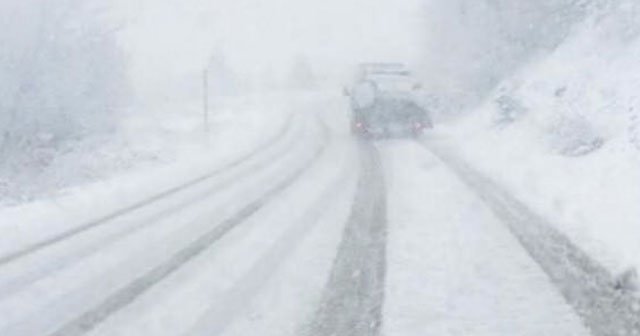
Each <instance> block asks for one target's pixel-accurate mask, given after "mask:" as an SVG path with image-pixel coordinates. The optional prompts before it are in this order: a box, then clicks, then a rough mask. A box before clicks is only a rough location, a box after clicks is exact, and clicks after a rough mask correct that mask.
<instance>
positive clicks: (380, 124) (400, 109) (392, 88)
mask: <svg viewBox="0 0 640 336" xmlns="http://www.w3.org/2000/svg"><path fill="white" fill-rule="evenodd" d="M420 89H421V86H420V84H419V83H418V82H417V81H416V80H415V79H414V78H413V76H412V75H411V72H410V71H409V70H408V69H407V67H406V66H404V65H403V64H398V63H368V64H362V65H360V67H359V69H358V74H357V76H356V80H355V84H353V86H352V88H351V89H349V90H345V91H346V93H347V95H348V96H349V97H350V98H351V111H352V115H351V131H352V133H353V134H355V135H357V136H360V137H366V138H406V137H417V136H420V135H421V134H423V133H424V131H425V130H426V129H429V128H431V127H432V122H431V119H430V118H429V114H428V111H427V110H426V109H425V108H424V107H422V106H420V104H419V103H418V99H417V95H418V93H419V90H420Z"/></svg>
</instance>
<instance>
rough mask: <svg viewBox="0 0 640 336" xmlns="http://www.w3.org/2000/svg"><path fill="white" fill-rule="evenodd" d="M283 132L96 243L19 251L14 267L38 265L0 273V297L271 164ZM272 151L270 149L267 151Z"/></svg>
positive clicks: (281, 150)
mask: <svg viewBox="0 0 640 336" xmlns="http://www.w3.org/2000/svg"><path fill="white" fill-rule="evenodd" d="M287 133H288V132H287V129H283V130H281V132H280V133H278V134H280V136H279V137H277V138H274V139H272V141H269V143H270V146H269V148H263V152H260V153H257V152H255V153H253V154H252V155H250V156H247V157H245V158H244V159H243V160H241V161H234V163H232V164H230V165H227V166H224V167H222V168H220V169H218V170H217V171H216V172H215V173H213V174H211V175H208V178H207V179H204V180H202V179H198V181H199V183H204V182H205V180H210V179H214V178H217V177H220V178H222V180H221V181H219V182H217V181H214V182H216V183H215V184H213V185H211V186H209V187H207V188H206V189H205V190H203V191H201V192H198V193H196V194H194V195H189V197H186V198H185V199H184V200H181V201H179V202H177V203H175V204H171V205H169V206H167V207H163V208H162V209H161V210H160V211H157V212H154V213H152V214H151V215H149V216H145V217H144V219H143V220H142V221H140V224H137V223H138V221H135V222H133V224H135V225H134V226H133V227H131V228H129V229H128V230H127V228H126V227H125V228H122V230H121V231H119V232H116V233H112V234H107V235H104V236H103V237H101V240H100V241H97V242H96V243H93V244H91V245H89V246H87V247H86V248H84V249H80V250H77V251H73V252H74V254H73V255H63V256H57V257H55V259H53V260H50V259H51V258H50V257H49V258H48V259H47V258H45V257H47V256H44V255H43V254H42V253H40V254H38V253H37V252H39V251H40V250H33V251H31V252H29V253H27V254H23V255H22V256H21V257H20V258H19V260H12V261H15V263H13V262H10V263H9V265H11V267H15V266H16V264H20V265H21V264H23V263H24V261H25V259H30V258H31V257H34V256H35V255H37V258H40V259H39V266H38V268H37V270H36V271H29V272H25V273H21V274H20V275H18V276H13V277H6V278H2V277H0V299H2V298H4V297H7V296H9V295H11V294H13V293H16V292H17V291H19V290H21V289H22V288H25V287H27V286H29V285H31V284H32V283H34V282H35V281H37V280H39V279H41V278H43V277H44V276H47V275H49V274H50V272H53V271H60V270H63V269H66V268H68V267H70V266H71V265H73V264H74V263H75V262H77V261H79V260H80V259H82V258H86V257H88V256H91V255H93V254H94V253H96V252H98V251H100V249H101V248H104V247H106V246H109V245H110V244H111V243H114V242H116V241H118V239H121V238H123V237H125V236H129V235H132V234H135V233H136V232H139V231H141V230H143V229H145V228H146V227H148V226H151V225H153V224H156V223H157V222H158V221H159V220H161V219H162V218H165V217H167V216H168V215H170V214H172V213H176V212H178V211H180V210H181V209H184V208H186V207H188V206H189V205H192V204H194V203H195V202H198V201H199V200H203V199H206V198H207V197H209V196H211V195H213V194H214V193H219V192H221V191H223V190H224V189H226V188H229V187H230V186H232V185H233V184H234V183H235V181H236V180H237V179H242V178H244V177H246V176H249V175H251V174H253V173H254V172H255V171H256V170H257V169H262V168H264V167H267V166H269V165H270V164H273V163H274V162H276V159H277V158H281V157H282V156H284V155H285V154H287V152H288V151H290V147H291V146H289V144H288V143H287V144H284V145H283V146H282V148H275V151H273V149H274V148H273V147H276V146H278V145H279V141H280V140H283V141H284V140H285V139H286V138H288V136H285V134H287ZM287 141H288V140H287ZM278 147H279V146H278ZM272 151H273V153H271V152H272ZM264 153H266V154H267V156H264V155H263V154H264ZM259 156H260V157H259ZM254 159H255V160H254ZM225 174H232V175H229V176H225ZM190 187H195V185H193V184H190V185H188V186H183V188H182V189H181V190H175V191H174V192H173V193H171V195H169V194H167V195H165V196H164V197H163V200H164V199H169V198H170V197H172V196H174V195H177V194H178V193H180V192H182V191H185V190H186V189H189V188H190ZM158 202H162V200H160V199H157V200H155V201H154V202H152V203H154V205H155V203H158ZM146 205H149V204H146ZM139 209H140V207H138V208H136V209H132V210H131V211H128V212H126V213H119V214H118V215H117V216H109V217H108V218H106V219H105V222H101V223H99V225H98V226H100V224H106V222H107V221H108V222H109V223H110V224H112V223H113V224H119V223H117V222H116V221H117V220H118V219H119V218H118V217H124V216H126V215H128V214H130V213H132V212H135V211H136V210H139ZM94 228H97V226H95V225H94V226H93V227H91V228H88V229H94ZM84 232H87V231H86V230H85V231H84ZM67 238H69V239H72V238H73V236H68V237H67ZM67 241H68V239H66V240H64V242H67ZM57 243H62V241H56V242H53V243H52V244H48V245H49V246H51V245H55V244H57ZM47 251H49V250H47ZM43 258H44V259H43ZM30 262H32V261H30ZM9 265H6V266H9ZM0 266H2V264H1V263H0ZM0 275H1V274H0Z"/></svg>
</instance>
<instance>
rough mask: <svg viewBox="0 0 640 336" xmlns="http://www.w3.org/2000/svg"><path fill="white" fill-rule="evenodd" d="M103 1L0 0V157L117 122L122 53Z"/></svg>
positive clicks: (123, 88) (123, 81)
mask: <svg viewBox="0 0 640 336" xmlns="http://www.w3.org/2000/svg"><path fill="white" fill-rule="evenodd" d="M107 13H108V12H107V8H105V7H104V4H103V3H100V2H97V1H90V0H89V1H86V0H58V1H47V0H21V1H0V22H1V23H0V25H1V26H0V76H1V77H2V81H1V82H0V162H1V163H2V164H4V165H6V164H10V163H11V162H12V161H14V160H13V159H14V158H15V156H16V155H19V156H20V155H21V156H29V155H30V154H31V151H32V150H33V148H34V147H37V146H56V144H57V143H60V142H64V141H66V140H69V139H77V138H80V137H83V136H85V135H86V134H89V133H96V132H105V131H108V130H110V129H112V128H113V126H114V122H115V117H116V112H117V111H118V110H119V108H120V107H121V105H122V104H123V103H124V102H125V100H126V98H127V92H128V90H127V78H126V69H125V64H124V56H123V55H122V54H121V51H120V50H119V48H118V46H117V42H116V38H115V31H116V28H117V27H116V26H115V25H113V24H112V23H110V22H109V21H110V20H109V19H108V18H107V16H108V15H107Z"/></svg>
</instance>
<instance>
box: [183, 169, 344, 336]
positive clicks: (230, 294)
mask: <svg viewBox="0 0 640 336" xmlns="http://www.w3.org/2000/svg"><path fill="white" fill-rule="evenodd" d="M349 168H350V167H348V165H346V164H345V166H344V167H342V168H341V170H340V172H339V174H338V176H337V178H335V179H334V180H333V181H332V183H331V184H329V185H327V186H326V187H325V188H324V190H323V191H322V193H321V194H320V195H319V196H318V197H317V199H316V200H315V202H314V203H313V208H311V209H309V210H306V212H305V214H304V215H303V216H302V217H300V218H299V219H298V220H296V224H293V225H292V226H291V227H289V228H288V229H287V230H286V231H285V232H284V233H283V234H282V235H281V236H280V237H279V238H278V240H277V242H275V243H274V244H273V247H272V248H271V249H270V250H268V251H267V252H266V253H265V254H264V255H262V256H261V257H260V258H259V259H258V260H257V261H256V262H255V264H254V266H253V267H252V268H251V269H250V270H249V271H248V272H247V273H246V274H245V275H244V276H243V277H242V279H241V280H240V281H238V282H237V283H236V284H235V285H234V286H233V287H232V288H231V289H230V290H229V291H227V292H226V293H225V294H224V295H223V296H222V297H217V298H216V299H215V301H216V304H215V305H213V306H211V308H210V309H208V310H207V312H206V313H204V314H203V315H202V316H201V317H200V318H199V319H198V322H197V323H196V325H195V326H194V327H193V328H191V329H190V330H189V331H188V332H187V333H185V336H208V335H223V334H224V332H225V330H226V329H227V328H228V327H229V326H230V324H231V323H232V322H233V320H234V318H235V317H236V316H237V315H238V314H240V313H241V312H242V311H244V310H245V309H247V305H249V304H250V303H251V301H252V299H253V297H255V296H256V295H257V294H258V293H259V292H260V290H261V289H262V288H263V287H264V286H265V285H267V283H268V281H269V280H270V279H271V278H272V277H273V276H274V275H275V274H276V273H277V272H278V271H279V270H280V269H281V267H282V266H283V264H285V262H286V260H287V259H288V258H289V257H290V256H291V255H292V254H294V253H296V250H297V248H298V246H299V245H300V243H302V241H303V240H304V239H305V238H306V237H307V236H308V235H309V233H310V232H311V231H312V230H313V229H314V227H316V226H317V225H318V221H319V220H320V218H321V217H322V213H323V212H324V211H326V209H327V207H332V206H335V202H334V201H335V196H334V195H335V194H336V193H338V192H344V186H345V184H348V183H347V182H348V180H349V179H350V178H352V176H353V175H352V174H350V173H349V171H347V169H349Z"/></svg>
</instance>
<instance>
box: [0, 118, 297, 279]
mask: <svg viewBox="0 0 640 336" xmlns="http://www.w3.org/2000/svg"><path fill="white" fill-rule="evenodd" d="M291 124H292V117H289V119H287V121H286V122H285V126H284V127H283V128H282V129H281V130H279V131H278V132H277V133H276V135H275V136H274V137H272V138H271V139H269V140H268V141H266V142H265V143H264V144H262V145H261V146H258V147H257V148H255V149H253V150H252V151H250V152H249V153H247V154H246V155H244V156H241V157H240V158H238V159H236V160H234V161H232V162H230V163H228V164H227V165H225V166H223V167H221V168H218V169H216V170H215V171H213V172H210V173H208V174H205V175H203V176H200V177H198V178H196V179H193V180H191V181H189V182H187V183H185V184H182V185H179V186H176V187H173V188H170V189H167V190H165V191H163V192H160V193H159V194H157V195H155V196H152V197H150V198H147V199H145V200H142V201H140V202H137V203H134V204H132V205H130V206H127V207H125V208H122V209H120V210H117V211H115V212H112V213H110V214H108V215H106V216H104V217H101V218H98V219H96V220H93V221H91V222H88V223H85V224H83V225H80V226H78V227H75V228H73V229H71V230H67V231H64V232H62V233H59V234H57V235H54V236H52V237H50V238H47V239H45V240H42V241H40V242H38V243H35V244H32V245H29V246H26V247H24V248H22V249H19V250H17V251H14V252H11V253H9V254H6V255H4V256H0V267H2V266H5V265H7V264H9V263H12V262H14V261H16V260H19V259H21V258H23V257H25V256H28V255H31V254H33V253H36V252H38V251H41V250H43V249H45V248H47V247H49V246H51V245H55V244H57V243H60V242H62V241H64V240H66V239H68V238H71V237H73V236H77V235H79V234H82V233H84V232H87V231H89V230H92V229H94V228H96V227H99V226H102V225H104V224H107V223H109V222H110V221H112V220H114V219H116V218H119V217H122V216H124V215H126V214H129V213H131V212H133V211H136V210H138V209H140V208H143V207H145V206H147V205H150V204H153V203H155V202H158V201H160V200H162V199H165V198H167V197H169V196H171V195H173V194H176V193H178V192H180V191H183V190H185V189H188V188H190V187H192V186H195V185H197V184H199V183H202V182H204V181H206V180H208V179H211V178H213V177H215V176H218V175H220V174H222V173H224V172H226V171H228V170H230V169H233V168H235V167H237V166H239V165H241V164H242V163H244V162H246V161H247V160H249V159H251V158H252V157H254V156H256V155H257V154H259V153H260V152H262V151H264V150H266V149H267V148H269V147H270V146H272V145H273V144H274V143H276V142H277V141H278V140H279V139H280V138H282V137H284V136H285V134H286V133H287V131H288V130H289V129H290V127H291Z"/></svg>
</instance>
